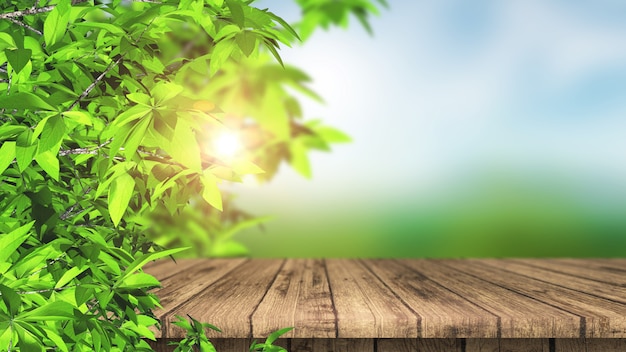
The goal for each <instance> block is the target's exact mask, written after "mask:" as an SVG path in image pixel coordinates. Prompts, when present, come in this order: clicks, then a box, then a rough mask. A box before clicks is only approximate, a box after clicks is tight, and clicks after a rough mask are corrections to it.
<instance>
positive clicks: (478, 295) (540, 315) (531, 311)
mask: <svg viewBox="0 0 626 352" xmlns="http://www.w3.org/2000/svg"><path fill="white" fill-rule="evenodd" d="M401 263H402V264H404V265H405V266H407V267H410V268H411V269H414V270H416V271H417V272H419V273H421V274H422V275H423V276H424V277H427V278H428V279H430V280H433V281H434V282H435V283H436V284H438V285H440V286H441V287H445V289H446V290H449V291H450V292H454V293H455V294H456V295H458V296H462V297H463V298H464V299H466V300H467V301H470V302H472V304H475V305H477V306H479V307H482V308H483V309H485V310H486V311H489V312H491V313H492V314H493V315H496V316H498V318H499V319H500V323H499V326H500V328H499V329H500V334H499V335H498V336H500V337H502V338H542V337H543V338H549V337H553V336H565V337H578V336H579V335H580V317H579V316H576V315H574V314H571V313H569V312H566V311H564V310H562V309H559V308H555V307H552V306H550V305H547V304H545V303H542V302H540V301H537V300H535V299H533V298H530V297H527V296H524V295H521V294H519V293H516V292H512V291H510V290H507V289H505V288H502V287H500V286H498V285H494V284H491V283H489V282H486V281H484V280H481V279H479V278H476V277H472V276H470V275H467V274H465V273H462V272H459V271H458V270H455V269H451V268H449V267H446V266H442V265H439V264H437V263H436V262H432V261H428V260H404V261H401ZM448 295H449V293H448ZM440 297H445V293H443V294H441V296H440ZM446 304H447V303H446V302H445V301H444V302H441V303H439V302H435V309H436V308H437V307H439V306H444V305H446ZM418 312H420V314H421V313H422V312H421V311H418ZM496 323H497V322H496Z"/></svg>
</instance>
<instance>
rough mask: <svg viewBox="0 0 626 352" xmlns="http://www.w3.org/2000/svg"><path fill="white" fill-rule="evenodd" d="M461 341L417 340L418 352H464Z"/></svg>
mask: <svg viewBox="0 0 626 352" xmlns="http://www.w3.org/2000/svg"><path fill="white" fill-rule="evenodd" d="M463 342H464V341H463V339H418V340H417V350H418V351H420V352H464V351H463Z"/></svg>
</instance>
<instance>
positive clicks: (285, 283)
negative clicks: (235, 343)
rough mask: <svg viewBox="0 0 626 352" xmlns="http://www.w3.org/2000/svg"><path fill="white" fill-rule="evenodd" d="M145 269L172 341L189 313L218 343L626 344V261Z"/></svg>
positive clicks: (484, 347)
mask: <svg viewBox="0 0 626 352" xmlns="http://www.w3.org/2000/svg"><path fill="white" fill-rule="evenodd" d="M146 271H147V272H149V273H152V274H153V275H155V276H156V277H157V278H159V279H161V280H162V284H163V288H162V289H160V290H159V291H156V293H157V295H158V296H159V297H161V300H162V302H163V309H162V310H159V311H158V312H157V315H158V316H159V317H160V318H161V319H162V321H164V324H163V325H164V334H163V336H162V337H164V338H181V337H182V336H183V334H184V333H183V331H182V330H180V329H179V328H178V327H176V326H174V325H172V324H171V321H172V320H174V319H175V315H182V316H186V315H187V314H189V315H191V316H193V317H194V318H196V319H198V320H200V321H205V322H210V323H212V324H214V325H216V326H218V327H220V328H221V329H222V331H223V332H222V333H217V332H212V333H211V334H210V337H213V338H236V339H245V338H265V337H267V335H268V334H269V333H270V332H271V331H275V330H278V329H280V328H284V327H288V326H293V327H295V329H294V330H293V331H292V332H290V333H288V334H286V335H284V337H285V338H287V339H293V341H291V340H290V343H297V344H303V343H304V344H306V341H309V342H311V341H312V342H311V343H314V344H315V343H317V344H320V343H325V342H323V339H331V340H328V341H333V340H332V339H337V338H339V339H362V340H359V341H361V342H358V343H366V344H367V341H370V342H371V343H372V346H374V345H377V348H378V350H381V351H382V350H389V351H391V350H393V348H397V350H398V351H403V350H407V351H409V350H410V351H416V350H417V351H421V350H424V351H429V350H432V348H431V347H429V346H428V343H431V342H433V343H435V342H436V341H444V340H445V341H454V342H453V343H452V342H450V346H448V347H445V350H454V351H456V350H460V348H461V347H462V348H463V349H464V350H465V351H466V352H467V351H506V350H509V347H507V346H509V344H512V346H511V347H519V346H517V345H518V343H517V342H515V341H516V340H515V339H529V340H524V341H533V342H529V343H530V345H528V346H531V347H529V348H530V349H529V350H530V351H543V350H545V351H548V349H546V348H547V347H546V346H548V345H547V341H548V340H547V339H554V338H556V339H557V340H556V345H555V346H556V347H559V346H561V347H559V348H565V347H563V346H568V348H571V350H574V351H575V350H576V348H579V347H580V346H583V347H584V348H585V349H583V350H585V351H592V350H593V348H595V347H589V346H590V345H589V344H588V341H605V342H606V341H609V340H603V339H610V341H612V342H606V343H608V344H609V345H607V346H606V347H603V348H606V349H605V350H607V351H611V348H613V347H611V346H612V345H610V344H611V343H612V344H617V345H616V346H621V348H624V350H625V351H626V346H624V343H623V340H617V339H619V338H626V260H624V259H589V260H587V259H585V260H574V259H457V260H449V259H446V260H443V259H439V260H433V259H417V260H408V259H407V260H391V259H381V260H370V259H354V260H348V259H324V260H322V259H319V260H315V259H215V260H207V259H205V260H192V261H187V260H179V262H178V264H175V263H174V262H171V261H167V262H165V263H164V262H158V263H153V264H150V265H149V266H148V267H146ZM597 338H600V339H598V340H595V339H597ZM307 339H308V340H307ZM311 339H313V340H311ZM387 339H393V340H387ZM402 339H405V340H402ZM439 339H443V340H439ZM446 339H451V340H446ZM461 339H467V341H465V340H461ZM581 339H585V340H581ZM302 341H305V342H302ZM315 341H317V342H315ZM324 341H325V340H324ZM337 341H339V340H337ZM337 341H335V342H332V343H333V344H334V343H338V342H337ZM346 341H347V340H346ZM364 341H365V342H364ZM402 341H403V342H402ZM459 341H465V342H464V345H463V346H461V347H459V346H460V345H459V343H460V342H459ZM494 341H495V342H494ZM502 341H504V342H502ZM520 341H521V340H520ZM581 341H583V342H584V344H583V345H581ZM605 342H603V343H605ZM329 343H330V342H329ZM346 343H355V342H354V341H352V342H346ZM402 343H403V344H404V345H403V346H404V347H401V345H398V346H396V345H395V344H402ZM495 343H497V344H495ZM389 344H392V346H390V345H389ZM620 344H621V345H620ZM367 346H369V344H368V345H367ZM394 346H395V347H394ZM532 346H534V347H532ZM577 346H578V347H577ZM594 346H595V345H594ZM438 347H441V346H438ZM553 347H554V346H553ZM306 348H308V349H306ZM306 348H304V347H303V348H302V350H304V351H308V350H310V351H317V350H318V349H320V347H315V346H313V345H312V346H309V347H306ZM324 348H326V347H324ZM332 348H335V347H332ZM342 348H343V347H337V348H336V349H337V350H338V351H339V350H341V349H342ZM362 348H363V350H364V351H365V350H371V349H370V348H369V347H363V346H362ZM372 348H374V347H372ZM580 348H582V347H580ZM583 350H581V351H583ZM614 350H615V349H614ZM218 351H219V349H218ZM511 351H517V350H514V349H511ZM220 352H221V351H220Z"/></svg>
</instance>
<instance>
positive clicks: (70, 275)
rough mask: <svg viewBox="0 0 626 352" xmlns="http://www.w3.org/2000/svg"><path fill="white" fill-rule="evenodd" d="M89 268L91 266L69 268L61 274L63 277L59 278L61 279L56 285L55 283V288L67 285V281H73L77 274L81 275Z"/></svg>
mask: <svg viewBox="0 0 626 352" xmlns="http://www.w3.org/2000/svg"><path fill="white" fill-rule="evenodd" d="M87 268H89V267H88V266H84V267H82V268H80V267H77V266H73V267H71V268H70V269H69V270H67V271H66V272H65V273H63V276H61V278H59V281H57V283H56V285H54V288H61V287H63V286H65V285H66V284H67V283H69V282H70V281H72V280H73V279H74V278H75V277H76V276H78V275H80V274H81V273H82V272H83V271H85V270H86V269H87Z"/></svg>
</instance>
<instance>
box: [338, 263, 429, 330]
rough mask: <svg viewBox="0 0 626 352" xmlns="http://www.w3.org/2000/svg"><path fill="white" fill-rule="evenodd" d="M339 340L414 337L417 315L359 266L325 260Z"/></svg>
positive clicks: (416, 327)
mask: <svg viewBox="0 0 626 352" xmlns="http://www.w3.org/2000/svg"><path fill="white" fill-rule="evenodd" d="M326 266H327V272H328V278H329V281H330V290H331V293H332V296H333V302H334V306H335V309H336V312H337V330H338V333H337V336H338V337H342V338H359V337H362V338H379V337H383V338H391V337H400V338H407V337H417V336H418V316H417V315H416V314H415V313H414V312H412V311H411V310H410V309H409V308H407V307H406V306H405V305H404V303H403V302H401V301H400V299H398V297H397V296H396V295H395V294H394V293H393V292H391V290H390V289H389V288H388V287H387V286H385V284H384V283H382V282H381V281H380V280H378V278H376V276H374V274H372V273H371V272H370V271H369V270H368V269H367V268H366V267H364V266H363V264H362V263H359V262H358V261H354V260H348V259H329V260H326Z"/></svg>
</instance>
